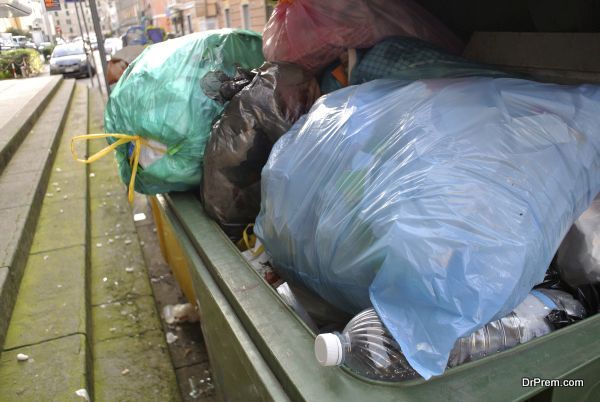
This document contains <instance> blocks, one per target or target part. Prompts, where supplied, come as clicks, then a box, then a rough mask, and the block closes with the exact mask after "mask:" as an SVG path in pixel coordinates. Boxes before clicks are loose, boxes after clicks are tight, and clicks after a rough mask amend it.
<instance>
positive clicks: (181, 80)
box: [104, 29, 264, 194]
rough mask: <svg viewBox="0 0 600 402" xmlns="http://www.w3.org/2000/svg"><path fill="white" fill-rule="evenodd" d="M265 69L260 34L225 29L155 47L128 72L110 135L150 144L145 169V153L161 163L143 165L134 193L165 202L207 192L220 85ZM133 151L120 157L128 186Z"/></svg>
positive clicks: (110, 118)
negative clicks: (208, 151) (180, 194)
mask: <svg viewBox="0 0 600 402" xmlns="http://www.w3.org/2000/svg"><path fill="white" fill-rule="evenodd" d="M263 61H264V57H263V54H262V39H261V36H260V34H257V33H255V32H251V31H246V30H239V29H220V30H213V31H207V32H202V33H197V34H192V35H187V36H184V37H181V38H178V39H173V40H168V41H166V42H162V43H157V44H154V45H152V46H149V47H148V48H146V50H144V52H143V53H142V54H141V55H140V56H139V57H138V58H137V59H135V60H134V61H133V63H131V64H130V65H129V67H128V68H127V70H126V71H125V73H124V74H123V76H122V77H121V79H120V80H119V82H118V83H117V85H116V87H115V88H114V90H113V92H112V93H111V96H110V99H109V101H108V105H107V107H106V111H105V114H104V127H105V131H106V132H107V133H121V134H130V135H139V136H140V137H143V138H144V139H145V140H147V141H148V142H149V143H148V142H146V143H144V144H142V159H141V161H143V160H144V158H143V155H144V152H145V151H149V152H150V154H152V153H154V154H155V155H156V154H157V153H158V155H159V156H158V157H155V158H154V159H153V160H152V161H151V163H150V164H148V165H144V164H143V163H142V162H140V165H139V166H138V170H137V175H136V176H135V191H137V192H139V193H143V194H158V193H166V192H169V191H185V190H189V189H192V188H195V187H197V186H198V185H199V184H200V179H201V175H202V157H203V155H204V148H205V146H206V142H207V141H208V137H209V136H210V132H211V127H212V124H213V123H214V122H215V121H216V120H217V119H218V118H219V116H220V115H221V113H222V112H223V109H224V107H225V105H226V103H227V98H226V97H225V98H224V97H222V96H220V95H219V91H218V89H219V85H225V84H226V83H227V80H230V81H231V82H234V80H235V78H234V77H235V76H236V72H237V71H238V70H240V69H252V68H256V67H259V66H260V65H261V64H262V63H263ZM215 91H216V93H215ZM115 141H116V140H115V139H114V138H109V139H108V142H109V143H113V142H115ZM157 143H158V144H157ZM132 149H133V143H130V144H125V145H121V146H119V147H118V148H117V149H116V158H117V161H118V163H119V170H120V175H121V179H122V180H123V182H124V183H129V181H130V178H131V172H132V166H131V164H130V156H131V151H132ZM163 152H164V153H163ZM146 159H148V158H146Z"/></svg>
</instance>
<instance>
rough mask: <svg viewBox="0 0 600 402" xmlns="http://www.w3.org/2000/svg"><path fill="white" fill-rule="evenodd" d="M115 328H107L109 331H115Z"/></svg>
mask: <svg viewBox="0 0 600 402" xmlns="http://www.w3.org/2000/svg"><path fill="white" fill-rule="evenodd" d="M116 330H117V329H116V328H115V327H112V328H110V329H109V331H110V332H115V331H116Z"/></svg>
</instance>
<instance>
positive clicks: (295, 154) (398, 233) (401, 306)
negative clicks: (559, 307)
mask: <svg viewBox="0 0 600 402" xmlns="http://www.w3.org/2000/svg"><path fill="white" fill-rule="evenodd" d="M598 110H600V88H599V87H597V86H594V85H581V86H561V85H554V84H542V83H537V82H531V81H526V80H521V79H512V78H499V79H492V78H464V79H438V80H425V81H416V82H413V83H411V84H406V83H405V82H400V81H394V80H375V81H371V82H369V83H366V84H362V85H359V86H352V87H348V88H345V89H341V90H338V91H335V92H332V93H331V94H329V95H326V96H323V97H321V98H320V99H319V100H318V101H317V102H316V103H315V105H314V106H313V108H312V109H311V111H310V113H309V114H308V115H306V116H304V117H303V118H301V119H300V120H299V121H298V122H297V123H296V124H295V125H294V126H293V127H292V129H291V130H290V131H289V132H288V133H287V134H285V135H284V136H283V137H281V138H280V140H279V141H278V142H277V143H276V144H275V146H274V148H273V150H272V152H271V156H270V157H269V161H268V162H267V165H266V166H265V168H264V169H263V172H262V204H261V212H260V215H259V216H258V218H257V222H256V226H255V233H256V235H257V237H258V238H259V239H260V240H261V241H262V242H263V244H264V245H265V247H266V250H267V251H268V252H269V254H270V255H271V256H272V258H273V262H274V265H275V267H276V268H277V269H278V273H280V275H282V277H283V278H285V279H286V281H288V282H290V283H291V284H292V283H302V284H304V285H306V286H307V287H309V288H311V289H312V290H314V291H315V292H317V293H318V294H319V295H320V296H322V297H323V298H325V299H326V300H328V301H329V302H331V303H332V304H334V305H335V306H337V307H338V308H341V309H344V310H346V311H348V312H350V313H353V314H355V313H357V312H359V311H361V310H362V309H365V308H368V307H370V306H371V305H372V306H373V307H375V309H376V310H377V313H378V314H379V316H380V317H381V319H382V320H383V322H384V323H385V326H386V327H387V328H388V329H389V330H390V332H391V333H392V335H393V337H394V339H395V340H396V341H397V342H398V343H399V344H400V346H401V348H402V351H403V352H404V353H405V355H406V357H407V359H408V361H409V362H410V364H411V366H412V367H413V368H414V369H415V370H416V371H418V372H419V374H421V375H422V376H423V377H425V378H430V377H431V376H433V375H439V374H442V373H443V372H444V369H445V367H446V364H447V362H448V356H449V352H450V350H451V349H452V347H453V345H454V344H455V342H456V340H457V339H458V338H460V337H463V336H465V335H468V334H470V333H472V332H473V331H475V330H477V329H478V328H480V327H482V326H483V325H485V324H486V323H488V322H490V321H493V320H495V319H498V318H501V317H503V316H504V315H506V314H508V313H509V312H510V311H512V310H513V309H514V308H515V307H516V306H517V305H518V304H519V303H520V302H522V301H523V299H524V298H525V297H526V295H527V294H528V293H529V291H530V290H531V288H533V286H534V285H536V284H537V283H540V282H541V281H542V279H543V277H544V273H545V271H546V268H547V267H548V266H549V264H550V262H551V260H552V257H553V255H554V253H555V251H556V249H557V248H558V245H559V244H560V241H561V240H562V238H563V236H564V234H565V233H566V232H567V230H568V229H569V227H570V226H571V225H572V223H573V222H574V220H575V219H576V218H577V217H578V216H579V215H580V214H581V213H582V212H583V211H584V210H585V209H586V208H588V206H589V205H590V203H591V201H592V198H593V197H594V196H595V195H596V194H598V192H599V190H600V114H599V113H598Z"/></svg>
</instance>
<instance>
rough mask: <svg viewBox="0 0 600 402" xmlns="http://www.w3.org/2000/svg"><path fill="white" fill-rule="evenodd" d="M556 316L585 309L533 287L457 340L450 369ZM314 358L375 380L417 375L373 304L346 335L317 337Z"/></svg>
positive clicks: (537, 330)
mask: <svg viewBox="0 0 600 402" xmlns="http://www.w3.org/2000/svg"><path fill="white" fill-rule="evenodd" d="M556 316H565V317H569V318H570V320H571V321H570V322H569V323H573V322H575V321H579V320H582V319H584V318H585V317H586V316H587V313H586V311H585V309H584V308H583V306H582V305H581V303H580V302H578V301H577V300H575V299H574V298H573V296H571V295H570V294H569V293H567V292H563V291H561V290H555V289H540V290H534V291H532V292H530V293H529V294H528V295H527V297H526V298H525V300H523V302H521V303H520V304H519V305H518V306H517V307H516V308H515V309H514V310H513V311H512V312H510V313H509V314H508V315H506V316H504V317H502V318H501V319H499V320H495V321H492V322H489V323H487V324H486V325H485V326H483V327H481V328H480V329H478V330H477V331H475V332H473V333H472V334H470V335H468V336H465V337H462V338H460V339H458V340H457V341H456V343H455V344H454V347H453V348H452V351H451V352H450V359H449V360H448V367H449V368H451V367H456V366H459V365H461V364H463V363H467V362H470V361H475V360H479V359H482V358H484V357H486V356H489V355H493V354H494V353H498V352H502V351H504V350H508V349H511V348H513V347H515V346H517V345H519V344H523V343H527V342H529V341H530V340H532V339H535V338H539V337H540V336H544V335H547V334H549V333H550V332H552V331H554V330H555V329H558V328H560V326H558V327H557V325H556V323H555V321H554V318H553V317H556ZM315 356H316V358H317V360H318V361H319V363H320V364H321V365H323V366H337V365H341V364H344V365H346V366H347V367H348V368H349V369H350V370H352V371H354V372H355V373H357V374H359V375H361V376H365V377H368V378H372V379H375V380H383V381H402V380H409V379H414V378H418V374H417V373H416V372H415V371H414V370H413V368H412V367H411V366H410V365H409V364H408V362H407V361H406V359H405V357H404V355H403V353H402V350H401V349H400V346H399V345H398V344H397V343H396V341H395V340H394V338H392V337H391V336H390V334H389V332H388V330H387V329H386V328H385V326H384V325H383V323H382V322H381V320H380V319H379V317H378V315H377V312H376V311H375V310H374V309H372V308H369V309H367V310H365V311H362V312H361V313H359V314H358V315H357V316H356V317H354V318H353V319H352V320H350V322H349V323H348V325H346V328H344V330H343V331H342V333H338V332H334V333H324V334H320V335H319V336H317V338H316V339H315Z"/></svg>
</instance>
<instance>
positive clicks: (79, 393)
mask: <svg viewBox="0 0 600 402" xmlns="http://www.w3.org/2000/svg"><path fill="white" fill-rule="evenodd" d="M75 395H77V396H78V397H80V398H83V399H85V400H86V401H87V402H90V395H89V394H88V392H87V389H85V388H81V389H78V390H77V391H75Z"/></svg>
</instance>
